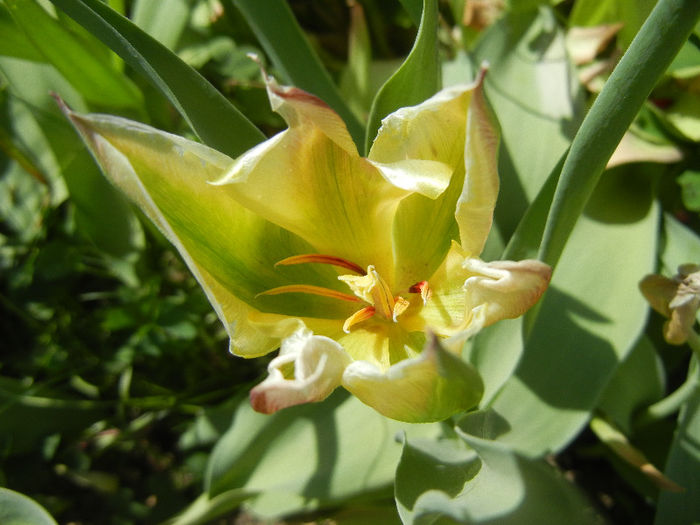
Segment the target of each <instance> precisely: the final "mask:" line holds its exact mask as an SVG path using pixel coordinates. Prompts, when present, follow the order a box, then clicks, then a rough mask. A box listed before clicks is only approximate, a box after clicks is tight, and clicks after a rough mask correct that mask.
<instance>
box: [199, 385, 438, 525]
mask: <svg viewBox="0 0 700 525" xmlns="http://www.w3.org/2000/svg"><path fill="white" fill-rule="evenodd" d="M439 429H440V427H439V426H438V425H429V424H420V425H410V424H406V423H399V422H397V421H393V420H390V419H387V418H385V417H383V416H381V415H379V414H378V413H377V412H375V411H374V410H372V409H371V408H369V407H367V406H365V405H364V404H362V403H361V402H360V401H358V400H357V399H356V398H354V397H351V396H348V395H347V394H346V393H343V392H342V391H338V392H336V393H334V394H333V395H332V396H331V397H330V398H328V399H327V400H326V401H324V402H322V403H312V404H307V405H301V406H296V407H291V408H288V409H285V410H282V411H280V412H277V413H275V414H273V415H271V416H265V415H262V414H258V413H256V412H253V410H252V409H251V408H250V406H249V404H248V403H247V401H244V402H243V403H241V406H240V407H239V409H238V410H237V411H236V414H235V415H234V419H233V424H232V425H231V427H230V429H229V430H228V432H227V433H226V434H224V436H223V437H222V438H221V440H219V442H218V443H217V445H216V447H215V448H214V451H213V452H212V455H211V458H210V461H209V468H208V473H207V478H206V479H207V482H206V483H207V485H206V486H207V493H208V494H209V497H212V498H214V497H216V496H218V495H220V494H225V493H226V492H227V491H239V490H245V491H248V492H259V493H260V496H259V497H257V498H256V499H254V500H252V501H250V502H249V503H248V505H249V507H250V509H251V510H252V511H253V512H254V513H255V514H257V515H260V516H263V517H266V518H273V517H276V516H280V515H282V514H289V513H291V512H299V511H301V510H313V509H317V508H322V507H325V506H328V505H332V504H338V503H341V502H343V501H345V500H347V499H348V498H350V497H360V496H364V497H369V495H371V494H375V493H376V494H378V495H382V496H386V495H388V494H389V493H390V492H389V490H390V487H391V484H392V480H393V478H394V471H395V468H396V464H397V461H398V459H399V455H400V454H401V445H400V443H398V442H397V440H396V438H397V435H400V434H401V433H402V432H407V433H408V434H409V435H411V436H415V437H417V438H428V437H431V438H432V437H435V436H437V435H438V434H439V432H440V430H439Z"/></svg>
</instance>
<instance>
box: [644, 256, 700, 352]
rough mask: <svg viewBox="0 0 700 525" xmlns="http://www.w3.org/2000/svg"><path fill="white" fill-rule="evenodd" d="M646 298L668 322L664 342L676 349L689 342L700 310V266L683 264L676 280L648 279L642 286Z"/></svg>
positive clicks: (652, 275)
mask: <svg viewBox="0 0 700 525" xmlns="http://www.w3.org/2000/svg"><path fill="white" fill-rule="evenodd" d="M639 288H640V289H641V291H642V294H643V295H644V297H645V298H646V300H647V301H648V302H649V304H650V305H651V307H652V308H653V309H654V310H656V311H657V312H659V313H660V314H661V315H663V316H664V317H667V318H668V321H666V323H665V324H664V339H665V340H666V342H668V343H670V344H672V345H682V344H683V343H685V342H686V341H687V340H688V337H690V334H691V332H692V330H693V325H694V324H695V316H696V313H697V311H698V308H700V266H698V265H696V264H682V265H681V266H679V267H678V273H677V274H676V275H675V276H673V277H672V278H670V279H669V278H668V277H664V276H663V275H656V274H651V275H647V276H646V277H644V279H642V281H641V282H640V283H639Z"/></svg>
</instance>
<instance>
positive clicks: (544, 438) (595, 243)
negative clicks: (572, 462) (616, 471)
mask: <svg viewBox="0 0 700 525" xmlns="http://www.w3.org/2000/svg"><path fill="white" fill-rule="evenodd" d="M620 170H621V169H618V171H617V172H609V173H608V174H607V175H606V177H605V179H604V180H603V181H602V182H601V184H600V186H599V188H598V189H597V191H596V193H595V195H594V198H593V199H592V201H591V203H590V204H589V206H588V208H587V212H586V214H585V215H584V216H582V217H581V220H580V221H579V223H578V224H577V226H576V228H575V230H574V234H573V235H572V237H571V240H570V242H569V244H568V245H567V248H566V250H565V252H564V256H563V257H562V261H561V263H560V265H559V267H558V268H557V271H556V272H555V274H554V277H553V280H552V284H551V285H550V289H549V291H548V292H547V293H546V294H545V296H544V298H543V300H542V304H541V308H540V309H539V312H538V316H537V319H536V321H535V323H534V325H533V326H532V328H531V332H530V335H529V339H527V342H526V346H525V350H524V353H523V358H522V361H521V363H520V365H519V366H518V369H517V371H516V373H515V375H514V376H513V377H512V378H511V379H510V380H509V381H508V382H507V383H506V385H505V386H504V388H503V390H502V391H501V392H500V393H499V394H498V396H497V397H496V399H495V401H494V402H493V405H492V406H493V408H494V409H495V410H496V411H497V412H498V413H499V414H500V415H501V416H502V417H503V418H505V419H506V420H507V422H508V424H509V425H510V429H509V431H508V432H506V433H504V434H503V436H501V437H500V438H499V439H501V440H503V441H505V442H507V443H509V444H510V445H511V446H512V447H514V448H516V449H517V450H520V451H522V452H524V453H526V454H527V455H533V456H538V455H542V454H545V453H548V452H556V451H558V450H560V449H561V448H562V447H564V446H565V445H566V444H567V443H568V442H569V441H570V440H571V439H572V438H573V437H574V436H575V435H576V434H577V433H578V431H579V430H580V429H581V427H582V426H583V425H584V424H585V423H586V420H587V419H588V416H589V414H590V411H591V410H592V409H593V408H594V407H595V406H596V403H597V401H598V398H599V396H600V395H601V393H602V392H603V390H604V388H605V387H606V384H607V382H608V381H609V379H610V378H611V377H612V375H613V373H614V371H615V369H616V367H617V366H618V364H619V362H620V361H621V360H622V359H624V357H625V356H626V355H627V353H628V352H629V351H630V350H631V348H632V347H633V345H634V344H635V342H636V340H637V338H638V337H639V335H640V333H641V331H642V329H643V327H644V324H645V320H646V314H647V305H646V302H645V301H644V299H643V297H642V295H641V294H640V293H639V291H638V287H637V284H638V282H639V280H640V279H641V278H642V277H643V276H644V275H646V274H647V273H650V272H651V271H652V270H653V267H654V260H655V253H656V251H655V248H656V237H657V220H658V209H657V205H656V203H655V202H654V201H653V200H652V196H651V190H650V184H649V182H648V180H646V181H645V179H644V178H642V177H640V178H637V179H635V178H633V176H632V175H631V174H630V173H625V172H624V171H620ZM619 253H625V254H626V257H625V261H626V262H625V264H624V265H620V264H619V260H618V254H619ZM513 344H522V339H521V340H520V341H518V340H517V339H515V340H514V343H513ZM492 350H493V352H499V351H501V352H503V351H504V350H503V349H500V350H499V349H497V348H494V349H492ZM496 355H497V354H496ZM485 382H486V383H487V385H488V378H485Z"/></svg>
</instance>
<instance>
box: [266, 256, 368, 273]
mask: <svg viewBox="0 0 700 525" xmlns="http://www.w3.org/2000/svg"><path fill="white" fill-rule="evenodd" d="M304 263H320V264H331V265H333V266H339V267H341V268H345V269H346V270H350V271H351V272H355V273H357V274H359V275H366V274H367V272H365V270H364V269H363V268H362V267H361V266H359V265H357V264H355V263H354V262H350V261H348V260H346V259H341V258H340V257H335V256H333V255H323V254H320V253H308V254H305V255H293V256H291V257H287V258H286V259H282V260H281V261H278V262H277V263H275V266H278V265H282V266H288V265H291V264H304Z"/></svg>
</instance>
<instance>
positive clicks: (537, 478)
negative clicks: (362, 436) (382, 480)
mask: <svg viewBox="0 0 700 525" xmlns="http://www.w3.org/2000/svg"><path fill="white" fill-rule="evenodd" d="M506 428H507V423H505V421H503V420H500V419H499V418H498V416H496V415H495V414H493V413H488V412H487V413H475V414H472V415H469V416H466V417H465V418H463V419H462V420H461V421H460V422H459V423H458V428H457V431H458V435H459V437H461V438H462V440H464V442H466V444H465V443H464V442H462V441H460V440H455V439H452V440H441V441H432V442H428V441H419V440H412V439H409V440H407V442H406V444H405V446H404V452H403V454H402V457H401V462H400V463H399V467H398V469H397V474H396V500H397V505H398V507H399V512H400V514H401V518H402V520H403V522H404V523H406V524H431V523H453V522H456V523H464V524H477V523H499V524H520V523H572V524H576V523H580V524H581V525H583V524H590V523H597V522H602V520H600V519H599V518H598V517H597V516H596V514H595V512H594V510H593V509H592V507H591V505H590V504H588V503H587V502H586V500H585V499H584V498H583V497H582V495H581V494H579V493H578V492H577V490H576V489H575V488H574V487H573V486H572V485H570V484H569V482H568V481H566V480H565V479H564V478H563V476H561V474H559V473H557V472H556V471H555V470H554V469H553V468H552V467H551V466H550V465H548V464H547V463H545V462H544V460H532V459H528V458H525V457H523V456H521V455H520V454H518V453H516V452H514V451H512V450H510V449H509V448H508V447H506V446H504V445H502V444H500V443H498V442H496V441H493V440H492V439H493V438H495V437H496V436H497V434H498V433H499V432H502V431H504V430H505V429H506Z"/></svg>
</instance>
